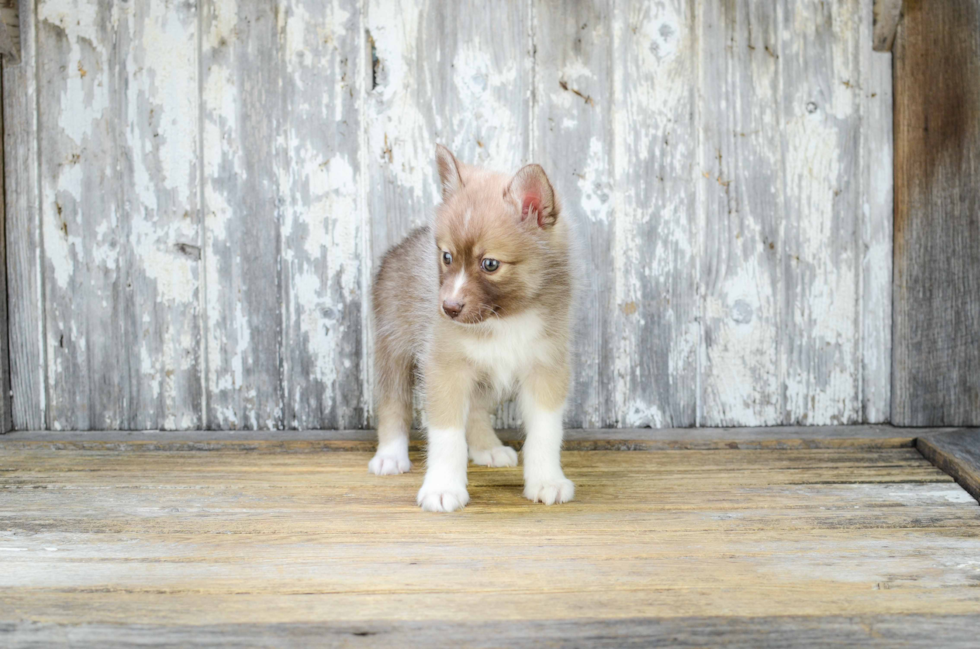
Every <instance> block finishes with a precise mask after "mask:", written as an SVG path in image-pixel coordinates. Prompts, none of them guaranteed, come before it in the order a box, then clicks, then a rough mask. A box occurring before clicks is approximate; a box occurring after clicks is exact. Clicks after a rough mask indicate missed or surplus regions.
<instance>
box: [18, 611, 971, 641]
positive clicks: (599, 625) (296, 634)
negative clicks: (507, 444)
mask: <svg viewBox="0 0 980 649" xmlns="http://www.w3.org/2000/svg"><path fill="white" fill-rule="evenodd" d="M978 623H980V616H977V615H970V614H966V615H943V614H937V615H916V614H911V615H870V616H863V617H853V616H847V615H840V616H820V617H817V616H780V617H766V616H762V617H751V618H740V617H721V616H707V617H661V618H624V619H616V620H592V619H589V620H532V621H522V622H519V623H515V622H513V621H510V620H508V621H504V622H472V621H445V620H444V621H439V622H415V621H384V622H375V621H366V622H358V623H352V622H335V621H322V622H298V623H290V624H277V625H271V624H248V623H246V624H240V625H239V624H236V625H230V624H228V625H218V624H211V625H168V626H166V627H162V626H160V625H155V624H150V623H144V624H138V623H134V622H127V623H125V624H122V625H115V624H112V625H109V624H86V625H61V624H53V623H45V622H41V623H28V622H13V623H9V624H5V625H2V626H0V637H2V638H4V640H5V643H9V644H8V646H10V647H11V648H12V649H13V648H19V647H42V646H54V645H58V644H61V643H63V642H65V641H66V639H67V641H68V642H69V643H70V644H71V645H72V646H99V647H104V646H109V645H112V644H122V645H138V644H143V643H145V642H147V641H152V642H156V643H160V644H170V645H175V646H183V647H223V646H228V645H235V646H239V647H277V646H283V645H286V646H300V645H310V644H321V645H324V644H325V645H327V646H334V645H337V646H341V645H342V646H351V647H358V646H377V645H379V644H380V645H384V646H386V647H418V646H426V647H462V646H465V647H473V648H478V649H482V648H490V647H498V646H503V645H506V646H508V647H539V646H541V645H542V644H546V645H547V646H549V647H556V648H570V647H595V648H597V649H598V648H607V647H608V648H610V649H618V648H619V647H649V646H653V645H668V644H669V645H670V646H675V647H704V646H710V645H715V644H717V643H718V642H719V639H721V638H724V645H725V646H726V647H731V648H732V649H738V648H746V649H752V648H755V647H787V646H799V647H813V646H821V645H841V646H856V645H860V646H862V647H894V646H896V645H901V646H903V647H924V648H928V647H934V646H936V644H937V643H938V644H941V645H942V646H943V647H951V648H959V647H963V648H964V649H967V648H970V647H973V646H974V645H975V642H976V636H975V633H974V632H973V630H972V629H974V628H976V626H977V624H978Z"/></svg>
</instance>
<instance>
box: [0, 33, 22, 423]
mask: <svg viewBox="0 0 980 649" xmlns="http://www.w3.org/2000/svg"><path fill="white" fill-rule="evenodd" d="M18 52H19V50H18ZM2 84H3V72H2V70H0V87H2ZM0 98H2V92H0ZM2 132H3V115H2V114H0V133H2ZM3 157H4V156H3V153H2V152H0V178H3V177H4V169H3V166H4V160H3ZM6 231H7V214H6V205H3V204H0V434H3V433H6V432H9V431H10V429H11V428H12V427H13V417H12V414H11V412H10V408H11V405H12V404H11V399H10V342H9V341H10V338H9V337H8V322H9V321H8V316H7V312H8V309H7V237H6Z"/></svg>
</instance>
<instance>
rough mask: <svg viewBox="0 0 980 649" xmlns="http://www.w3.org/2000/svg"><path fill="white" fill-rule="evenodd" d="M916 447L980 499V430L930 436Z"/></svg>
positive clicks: (917, 443) (919, 440)
mask: <svg viewBox="0 0 980 649" xmlns="http://www.w3.org/2000/svg"><path fill="white" fill-rule="evenodd" d="M915 447H916V448H917V449H919V452H920V453H922V454H923V455H924V456H926V458H927V459H928V460H929V461H930V462H932V463H933V464H935V465H936V466H937V467H939V468H940V469H942V470H943V471H945V472H946V473H948V474H949V475H951V476H952V477H953V478H954V479H955V480H956V481H957V482H958V483H960V484H961V485H962V486H963V488H964V489H966V490H967V491H968V492H970V494H972V495H973V497H974V498H976V499H977V500H978V501H980V429H973V430H957V431H949V432H945V433H941V434H937V435H929V436H927V437H922V438H920V439H917V440H916V443H915Z"/></svg>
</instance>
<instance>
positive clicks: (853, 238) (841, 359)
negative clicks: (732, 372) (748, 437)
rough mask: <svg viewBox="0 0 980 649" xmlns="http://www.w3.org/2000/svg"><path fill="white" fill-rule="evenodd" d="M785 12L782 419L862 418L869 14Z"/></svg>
mask: <svg viewBox="0 0 980 649" xmlns="http://www.w3.org/2000/svg"><path fill="white" fill-rule="evenodd" d="M780 15H781V23H782V24H781V25H780V27H779V33H780V41H779V47H778V49H777V50H776V51H775V52H774V53H773V55H774V56H777V57H779V60H778V64H779V70H780V79H781V81H780V84H781V100H780V101H781V116H782V120H783V123H784V125H785V126H784V128H783V130H782V133H781V138H782V148H783V152H784V153H783V155H784V156H785V167H784V171H783V180H782V183H783V188H784V192H785V193H784V200H783V206H782V218H783V227H782V232H781V236H780V242H781V249H782V254H781V259H780V261H781V263H782V274H783V279H782V316H781V320H782V331H781V340H780V357H781V363H782V364H781V369H780V372H781V383H782V388H783V392H784V405H783V411H784V420H783V423H787V424H790V423H800V424H846V423H855V422H858V421H860V416H861V403H860V398H859V394H860V363H861V361H860V327H859V319H858V312H859V309H860V301H859V294H858V291H859V284H860V276H861V267H860V265H859V259H860V256H859V250H860V242H861V239H860V232H861V231H860V213H861V208H862V201H861V198H860V188H861V183H860V174H859V169H860V161H861V152H860V143H861V139H860V126H861V121H860V106H861V103H862V101H861V94H860V91H859V86H860V83H861V81H860V66H859V57H858V44H859V42H860V37H859V30H860V28H861V16H862V12H861V11H860V5H859V4H858V3H827V2H820V1H819V0H807V1H805V2H786V3H782V9H781V11H780ZM869 27H870V26H869ZM855 179H857V180H858V182H854V180H855Z"/></svg>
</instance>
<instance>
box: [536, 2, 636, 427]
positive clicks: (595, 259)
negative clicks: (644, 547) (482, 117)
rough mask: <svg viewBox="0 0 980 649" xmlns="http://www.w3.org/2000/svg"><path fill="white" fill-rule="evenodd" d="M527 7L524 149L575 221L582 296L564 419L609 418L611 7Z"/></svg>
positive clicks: (589, 421) (613, 314)
mask: <svg viewBox="0 0 980 649" xmlns="http://www.w3.org/2000/svg"><path fill="white" fill-rule="evenodd" d="M533 12H534V43H535V51H536V54H535V58H534V66H535V68H534V82H535V86H534V97H535V101H534V104H535V106H534V123H533V124H532V129H533V131H532V132H533V134H534V135H533V137H534V141H533V143H532V151H533V155H532V158H533V160H534V161H535V162H537V163H539V164H541V165H542V166H543V167H544V168H545V169H546V170H548V173H549V174H550V179H551V183H552V185H554V186H555V188H556V191H557V192H558V194H559V196H561V199H562V209H563V218H566V219H568V220H569V221H570V222H572V223H574V224H575V225H576V226H577V232H576V234H577V235H578V237H579V241H580V243H581V250H578V251H576V257H577V258H578V259H579V260H580V261H579V262H578V263H576V264H575V267H576V268H577V269H578V270H579V271H580V272H579V274H578V276H577V277H576V279H577V280H578V290H579V295H578V296H577V299H578V301H579V303H580V304H582V305H587V307H586V308H583V309H579V310H578V315H579V319H578V322H577V326H576V329H575V331H576V335H575V353H574V358H573V364H574V367H575V371H574V373H573V375H572V388H571V395H570V397H569V402H570V403H571V404H573V405H572V407H571V408H569V413H568V416H566V418H565V422H566V425H568V426H571V427H574V428H591V427H596V426H614V425H616V422H617V420H618V418H619V415H618V412H617V410H618V409H617V407H616V400H615V393H614V385H615V384H614V382H613V380H612V376H613V372H614V369H615V353H616V344H615V340H616V339H615V330H616V322H617V320H619V317H620V315H619V312H618V310H617V308H616V304H615V292H614V285H615V277H614V276H613V274H612V273H609V272H590V271H589V270H588V269H600V268H605V267H608V262H609V260H610V259H611V258H613V256H614V255H615V245H614V242H613V232H614V229H615V225H616V224H615V221H614V219H615V216H616V214H615V209H614V206H613V202H614V201H613V196H614V190H613V182H612V181H613V178H612V175H613V174H612V171H613V169H612V146H613V111H614V110H615V108H614V105H613V96H612V94H611V93H610V87H609V84H610V80H611V79H612V67H613V63H614V57H613V52H612V30H613V23H612V12H611V6H610V5H609V4H608V3H605V2H576V3H563V2H555V1H553V0H542V1H538V2H535V3H534V4H533Z"/></svg>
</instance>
